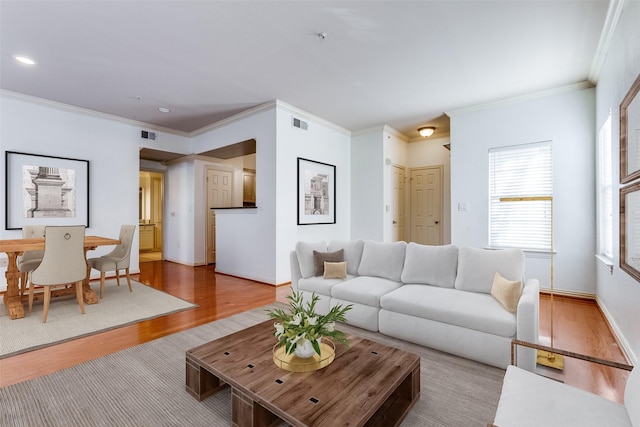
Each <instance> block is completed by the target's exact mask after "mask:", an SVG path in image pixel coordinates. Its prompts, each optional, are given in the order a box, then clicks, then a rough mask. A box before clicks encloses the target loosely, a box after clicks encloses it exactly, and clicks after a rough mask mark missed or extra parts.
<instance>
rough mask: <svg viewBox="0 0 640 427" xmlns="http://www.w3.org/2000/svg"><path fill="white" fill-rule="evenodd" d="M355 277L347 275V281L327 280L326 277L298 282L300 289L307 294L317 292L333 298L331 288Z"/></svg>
mask: <svg viewBox="0 0 640 427" xmlns="http://www.w3.org/2000/svg"><path fill="white" fill-rule="evenodd" d="M354 277H355V276H351V275H347V278H346V279H344V280H343V279H325V278H324V277H316V276H311V277H308V278H306V279H304V278H303V279H300V280H298V288H299V289H300V290H301V291H305V292H315V293H316V294H321V295H326V296H331V288H332V287H334V286H335V285H337V284H338V283H342V282H344V281H345V280H350V279H353V278H354Z"/></svg>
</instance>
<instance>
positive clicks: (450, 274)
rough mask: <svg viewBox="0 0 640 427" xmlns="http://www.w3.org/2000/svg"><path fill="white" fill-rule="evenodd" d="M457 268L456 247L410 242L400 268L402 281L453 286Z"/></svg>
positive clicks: (446, 286) (443, 286) (444, 286)
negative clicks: (402, 265)
mask: <svg viewBox="0 0 640 427" xmlns="http://www.w3.org/2000/svg"><path fill="white" fill-rule="evenodd" d="M457 268H458V247H457V246H455V245H444V246H428V245H420V244H418V243H414V242H411V243H409V244H408V245H407V254H406V256H405V259H404V269H403V270H402V276H401V279H402V283H415V284H420V283H424V284H427V285H435V286H440V287H442V288H453V285H454V283H455V281H456V270H457Z"/></svg>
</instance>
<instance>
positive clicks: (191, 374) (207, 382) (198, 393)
mask: <svg viewBox="0 0 640 427" xmlns="http://www.w3.org/2000/svg"><path fill="white" fill-rule="evenodd" d="M185 373H186V389H187V393H189V394H190V395H191V396H193V397H195V398H196V399H198V401H202V400H204V399H206V398H207V397H209V396H211V395H212V394H215V393H217V392H218V391H219V390H221V389H223V388H226V387H227V384H225V383H223V382H222V381H220V379H219V378H218V377H216V376H215V375H213V374H212V373H211V372H209V371H207V370H206V369H204V368H203V367H202V366H200V365H198V364H197V363H196V362H194V361H193V360H189V358H187V364H186V370H185Z"/></svg>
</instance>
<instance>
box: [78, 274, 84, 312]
mask: <svg viewBox="0 0 640 427" xmlns="http://www.w3.org/2000/svg"><path fill="white" fill-rule="evenodd" d="M76 299H77V300H78V305H80V313H82V314H84V299H83V298H82V280H80V281H79V282H76Z"/></svg>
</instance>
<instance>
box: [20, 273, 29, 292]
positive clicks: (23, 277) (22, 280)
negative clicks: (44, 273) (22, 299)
mask: <svg viewBox="0 0 640 427" xmlns="http://www.w3.org/2000/svg"><path fill="white" fill-rule="evenodd" d="M27 280H28V278H27V273H26V272H24V273H20V296H22V295H24V291H25V290H26V289H27Z"/></svg>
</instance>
